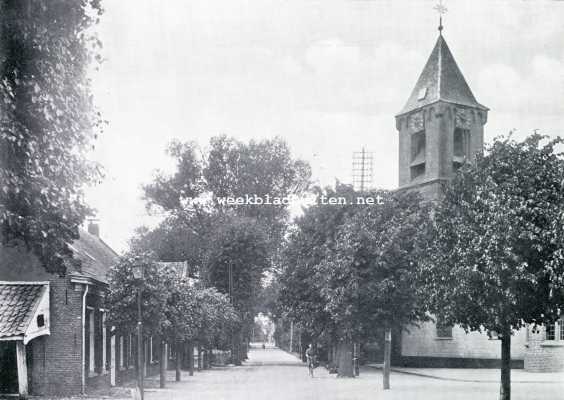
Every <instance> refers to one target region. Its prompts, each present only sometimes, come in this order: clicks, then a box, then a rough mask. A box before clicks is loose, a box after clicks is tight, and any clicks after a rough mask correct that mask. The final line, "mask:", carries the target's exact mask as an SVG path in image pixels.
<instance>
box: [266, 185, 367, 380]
mask: <svg viewBox="0 0 564 400" xmlns="http://www.w3.org/2000/svg"><path fill="white" fill-rule="evenodd" d="M314 193H315V195H316V196H317V197H318V199H321V197H322V196H324V197H325V198H338V197H342V198H344V199H346V200H347V201H346V204H341V205H331V204H323V203H322V202H320V201H319V202H318V203H317V204H315V205H312V206H310V207H309V208H307V209H306V210H305V212H304V215H303V216H301V217H300V218H299V219H298V220H297V221H296V224H295V226H294V227H293V228H292V229H291V230H290V233H289V235H288V240H287V243H286V245H285V247H284V250H283V251H282V257H281V258H282V262H281V264H282V268H281V271H280V272H279V273H278V274H277V279H278V281H279V283H280V293H279V299H278V307H279V309H280V311H281V314H282V316H283V317H284V319H286V320H287V321H293V322H294V323H295V324H297V325H299V326H300V327H301V328H302V329H303V331H304V333H305V335H306V336H308V337H310V338H312V339H314V340H315V341H325V342H327V344H328V345H329V346H336V345H337V343H336V339H337V338H338V335H337V326H336V324H335V323H334V320H333V319H332V318H331V314H330V313H329V312H328V310H327V308H326V300H325V298H324V296H323V293H322V291H323V288H324V285H325V283H326V278H325V276H324V271H323V270H322V268H321V265H322V264H323V262H325V260H326V258H327V256H328V254H329V253H330V252H331V251H332V250H333V249H335V248H336V247H337V245H338V238H337V235H338V231H339V229H340V227H341V226H342V225H343V224H345V223H346V221H347V220H348V218H350V216H351V215H353V214H354V213H355V212H357V211H358V207H357V206H355V205H353V203H354V199H355V198H356V193H355V192H354V191H353V190H352V188H351V187H350V186H347V185H341V184H337V185H336V187H335V188H334V189H333V188H325V189H321V188H315V190H314ZM290 325H291V324H290ZM341 347H342V346H341ZM351 357H352V356H351ZM348 364H349V362H347V361H346V360H341V368H340V371H341V373H344V371H345V369H346V368H348ZM350 364H351V366H352V358H351V360H350Z"/></svg>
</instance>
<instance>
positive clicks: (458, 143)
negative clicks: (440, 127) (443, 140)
mask: <svg viewBox="0 0 564 400" xmlns="http://www.w3.org/2000/svg"><path fill="white" fill-rule="evenodd" d="M453 155H454V156H455V157H463V158H466V159H469V158H470V131H469V130H468V129H462V128H456V129H455V130H454V137H453Z"/></svg>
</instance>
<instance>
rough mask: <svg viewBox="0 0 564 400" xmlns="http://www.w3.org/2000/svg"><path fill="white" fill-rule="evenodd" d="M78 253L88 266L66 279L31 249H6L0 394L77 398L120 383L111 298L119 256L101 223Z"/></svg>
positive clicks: (1, 275)
mask: <svg viewBox="0 0 564 400" xmlns="http://www.w3.org/2000/svg"><path fill="white" fill-rule="evenodd" d="M71 247H72V249H73V251H74V254H75V256H76V257H77V258H78V259H79V260H80V261H81V266H80V267H69V268H68V271H67V274H66V275H65V276H58V275H54V274H49V273H47V272H45V270H44V268H43V267H42V266H41V265H40V264H39V262H38V260H37V259H36V258H35V257H34V255H33V254H31V253H30V252H29V251H27V250H26V249H25V247H24V246H4V247H0V371H2V372H1V374H2V375H1V376H0V381H1V382H2V384H0V393H2V392H3V393H15V392H16V393H17V392H19V393H20V394H21V395H26V394H28V393H30V394H37V395H72V394H79V393H84V392H85V390H86V388H87V387H89V386H96V385H100V384H108V385H109V384H110V383H112V382H115V369H112V368H111V366H112V362H111V359H112V352H111V349H112V347H113V346H112V344H114V343H115V335H114V337H112V335H111V333H112V332H111V330H110V327H108V326H106V324H105V320H106V316H107V310H106V309H104V307H103V298H104V294H105V292H106V290H107V281H106V273H107V271H108V269H109V268H110V267H111V266H112V265H113V264H115V262H116V261H117V259H118V255H117V254H116V253H115V252H114V251H113V250H112V249H111V248H110V247H109V246H108V245H107V244H106V243H104V241H103V240H102V239H100V237H99V235H98V227H97V225H95V224H90V226H89V229H88V232H87V231H83V230H81V232H80V239H78V240H76V241H75V242H73V243H72V246H71ZM114 349H115V346H114ZM114 354H115V352H114Z"/></svg>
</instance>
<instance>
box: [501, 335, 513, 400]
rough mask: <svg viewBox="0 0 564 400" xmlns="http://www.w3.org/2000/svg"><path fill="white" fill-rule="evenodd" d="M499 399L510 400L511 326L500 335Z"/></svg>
mask: <svg viewBox="0 0 564 400" xmlns="http://www.w3.org/2000/svg"><path fill="white" fill-rule="evenodd" d="M499 400H511V328H509V327H507V328H505V329H504V330H503V333H502V335H501V387H500V389H499Z"/></svg>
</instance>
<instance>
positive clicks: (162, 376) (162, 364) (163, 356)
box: [159, 340, 168, 388]
mask: <svg viewBox="0 0 564 400" xmlns="http://www.w3.org/2000/svg"><path fill="white" fill-rule="evenodd" d="M160 350H161V359H160V360H159V370H160V371H159V372H160V374H159V387H161V388H164V387H165V385H166V361H167V360H166V358H167V356H168V354H166V353H167V351H166V342H165V341H164V340H161V345H160Z"/></svg>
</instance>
